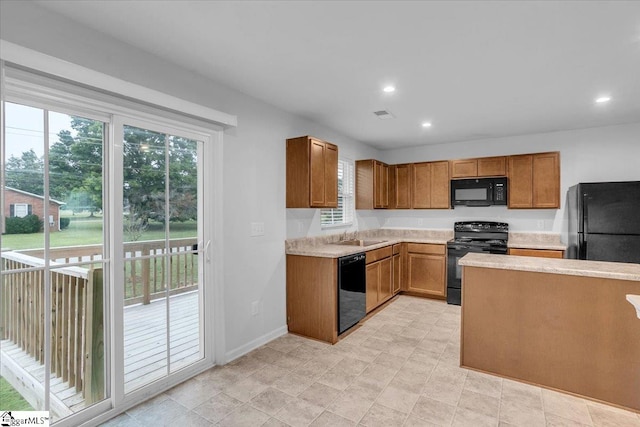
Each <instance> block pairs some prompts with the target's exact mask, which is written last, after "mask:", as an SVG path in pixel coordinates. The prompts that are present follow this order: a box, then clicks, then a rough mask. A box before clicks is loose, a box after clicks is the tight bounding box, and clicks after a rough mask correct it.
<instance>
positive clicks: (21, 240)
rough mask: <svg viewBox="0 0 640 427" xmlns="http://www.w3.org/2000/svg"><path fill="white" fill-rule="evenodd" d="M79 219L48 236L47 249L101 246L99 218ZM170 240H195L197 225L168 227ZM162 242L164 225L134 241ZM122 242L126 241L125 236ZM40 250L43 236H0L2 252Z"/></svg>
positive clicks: (153, 226)
mask: <svg viewBox="0 0 640 427" xmlns="http://www.w3.org/2000/svg"><path fill="white" fill-rule="evenodd" d="M76 219H79V218H75V217H71V223H70V224H69V228H67V229H66V230H62V231H59V232H55V233H51V234H50V239H51V240H50V241H51V247H52V248H56V247H61V246H79V245H96V244H100V243H102V242H103V236H102V218H99V217H96V218H93V219H92V218H87V217H83V218H82V220H76ZM170 227H171V234H170V237H171V238H172V239H180V238H185V237H196V234H197V228H196V227H197V225H196V222H195V221H186V222H177V223H173V224H171V226H170ZM164 238H165V232H164V224H161V223H157V222H151V223H149V227H148V229H147V230H146V231H145V232H144V233H143V234H142V236H141V237H140V239H138V240H159V239H164ZM124 239H125V241H130V240H129V239H128V236H127V235H126V233H125V236H124ZM42 247H44V233H32V234H3V235H2V248H3V250H4V249H12V250H20V249H39V248H42Z"/></svg>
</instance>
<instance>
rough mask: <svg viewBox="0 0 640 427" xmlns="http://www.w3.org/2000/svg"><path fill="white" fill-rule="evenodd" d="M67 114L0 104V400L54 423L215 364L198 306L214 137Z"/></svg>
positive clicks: (137, 396)
mask: <svg viewBox="0 0 640 427" xmlns="http://www.w3.org/2000/svg"><path fill="white" fill-rule="evenodd" d="M12 101H13V100H12ZM56 105H57V104H56ZM68 105H69V104H64V107H61V108H59V109H56V108H51V105H49V104H39V103H38V102H36V101H33V102H31V101H29V102H24V103H20V102H7V101H5V102H3V104H2V106H3V110H4V114H3V119H4V120H3V129H2V130H3V132H4V134H3V138H2V144H1V146H0V148H1V150H0V164H1V166H2V171H1V175H0V177H1V178H2V181H1V183H2V185H1V186H0V209H1V210H2V215H1V216H0V218H1V221H0V227H1V228H2V235H0V244H1V247H2V251H1V259H0V341H1V342H0V352H1V354H0V368H1V370H0V373H1V378H0V385H1V386H2V388H0V390H1V393H0V402H3V403H4V402H11V405H12V407H11V408H5V407H4V406H3V407H2V409H10V410H41V411H50V416H51V420H52V421H53V422H62V424H63V425H73V424H75V423H76V421H75V420H81V421H82V422H84V421H86V420H88V419H90V418H91V417H95V416H97V415H99V414H100V413H103V412H105V411H109V410H113V409H115V410H118V408H119V407H122V406H123V405H128V404H131V403H135V402H138V401H140V400H141V399H144V398H145V396H149V395H150V394H153V393H157V392H159V391H162V390H164V389H166V388H168V387H169V386H171V385H172V384H176V383H178V382H180V381H181V380H184V379H186V378H188V377H189V376H190V375H193V373H194V372H196V371H198V370H202V369H203V368H204V367H206V366H210V365H211V364H212V362H213V355H212V354H211V352H210V351H209V353H208V354H206V355H205V347H206V346H205V344H206V342H205V330H204V310H203V306H204V296H205V293H204V291H205V286H204V283H205V282H204V260H203V255H204V253H205V251H206V249H207V246H208V244H206V242H208V239H206V238H205V231H206V230H205V227H204V221H203V219H204V217H205V216H204V209H205V208H204V206H205V203H204V200H205V197H204V195H205V192H204V191H203V188H204V184H203V181H204V180H203V167H202V165H203V158H204V153H205V146H206V145H207V142H208V141H209V139H208V138H209V137H210V136H211V135H210V134H207V133H206V131H191V130H189V129H187V130H185V129H183V128H180V127H176V126H178V125H176V123H179V122H176V121H170V120H166V121H163V119H162V118H157V117H155V116H153V118H154V119H157V120H153V121H142V120H139V119H134V118H133V117H132V116H133V115H132V116H125V115H114V114H107V113H105V114H102V115H101V113H98V112H96V111H95V110H93V109H92V110H84V109H82V108H80V107H78V109H77V110H76V109H74V108H69V106H68ZM50 108H51V109H50ZM88 111H89V112H88ZM145 117H152V116H151V115H149V114H147V115H146V116H145ZM167 123H170V124H167ZM209 147H210V146H209ZM209 150H211V148H209ZM209 173H210V172H209ZM210 335H211V334H210ZM209 348H212V347H211V346H209ZM205 356H207V357H205ZM13 405H16V406H15V407H13Z"/></svg>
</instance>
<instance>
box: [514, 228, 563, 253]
mask: <svg viewBox="0 0 640 427" xmlns="http://www.w3.org/2000/svg"><path fill="white" fill-rule="evenodd" d="M507 247H509V248H519V249H551V250H559V251H566V250H567V245H565V244H564V243H562V241H561V240H560V234H557V233H533V232H531V233H518V232H509V240H508V241H507Z"/></svg>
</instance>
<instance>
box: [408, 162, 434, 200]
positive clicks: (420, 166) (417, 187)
mask: <svg viewBox="0 0 640 427" xmlns="http://www.w3.org/2000/svg"><path fill="white" fill-rule="evenodd" d="M411 181H412V190H413V191H412V195H411V207H412V208H414V209H429V208H430V207H431V163H414V164H413V165H412V167H411Z"/></svg>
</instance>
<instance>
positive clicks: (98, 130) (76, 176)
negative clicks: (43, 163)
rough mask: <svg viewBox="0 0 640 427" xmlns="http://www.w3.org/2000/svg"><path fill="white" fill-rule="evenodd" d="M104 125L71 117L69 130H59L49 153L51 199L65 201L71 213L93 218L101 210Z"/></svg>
mask: <svg viewBox="0 0 640 427" xmlns="http://www.w3.org/2000/svg"><path fill="white" fill-rule="evenodd" d="M103 126H104V125H103V123H102V122H99V121H95V120H90V119H85V118H82V117H75V116H72V117H71V128H72V129H73V130H74V131H75V132H76V135H75V136H73V135H72V134H71V132H70V131H68V130H62V131H60V132H59V133H58V141H57V142H56V143H55V144H53V145H52V146H51V148H50V149H49V176H50V193H51V197H53V198H57V199H60V200H65V201H67V206H68V207H69V208H71V209H73V210H74V211H82V210H88V211H90V212H91V214H93V213H94V212H97V211H100V210H101V209H102V150H103V147H102V146H103V140H104V137H103V134H104V129H103Z"/></svg>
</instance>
